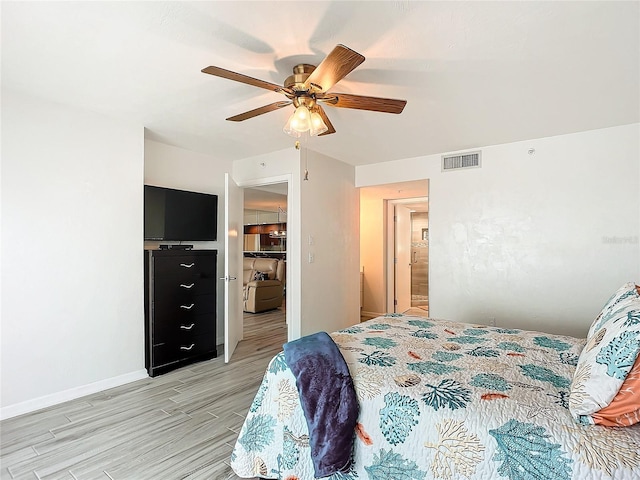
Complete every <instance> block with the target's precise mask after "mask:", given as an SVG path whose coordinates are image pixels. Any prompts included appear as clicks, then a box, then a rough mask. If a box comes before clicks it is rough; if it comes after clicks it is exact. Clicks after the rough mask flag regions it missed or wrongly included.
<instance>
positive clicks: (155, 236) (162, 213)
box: [144, 185, 218, 241]
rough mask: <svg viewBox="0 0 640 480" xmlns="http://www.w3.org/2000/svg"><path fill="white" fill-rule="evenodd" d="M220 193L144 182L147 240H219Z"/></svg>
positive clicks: (145, 233)
mask: <svg viewBox="0 0 640 480" xmlns="http://www.w3.org/2000/svg"><path fill="white" fill-rule="evenodd" d="M217 227H218V196H217V195H211V194H207V193H196V192H187V191H184V190H174V189H172V188H163V187H153V186H151V185H145V186H144V239H145V240H181V241H182V240H216V239H217V231H218V229H217Z"/></svg>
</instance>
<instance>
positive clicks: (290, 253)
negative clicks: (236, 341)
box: [238, 173, 301, 341]
mask: <svg viewBox="0 0 640 480" xmlns="http://www.w3.org/2000/svg"><path fill="white" fill-rule="evenodd" d="M292 179H293V176H292V175H291V174H289V173H288V174H284V175H275V176H272V177H264V178H258V179H252V180H247V181H244V182H238V186H239V187H240V188H242V189H245V188H253V187H263V186H265V185H273V184H276V183H286V184H287V261H286V262H285V279H286V282H287V287H286V288H287V294H286V296H285V310H286V313H285V318H286V322H287V341H289V340H292V339H293V338H298V337H299V336H300V335H299V333H298V336H297V337H296V336H295V335H296V332H300V328H301V323H300V315H299V314H298V315H295V311H296V310H294V309H296V308H297V312H298V313H299V312H300V305H299V304H300V286H299V285H298V286H296V285H295V284H296V283H299V282H291V280H292V279H293V280H295V279H298V280H299V279H300V274H299V273H298V275H297V276H294V275H295V271H296V269H297V271H298V272H299V271H300V262H299V261H298V260H297V259H299V258H300V240H299V236H300V235H299V232H300V225H299V224H298V218H297V217H296V215H290V212H293V210H294V209H293V208H292V205H293V203H292V202H293V200H292V196H293V195H292V194H293V192H292V186H293V184H292ZM292 283H293V285H292ZM292 287H293V288H292ZM296 295H297V296H296ZM242 323H243V326H242V327H243V329H244V320H243V321H242Z"/></svg>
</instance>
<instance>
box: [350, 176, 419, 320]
mask: <svg viewBox="0 0 640 480" xmlns="http://www.w3.org/2000/svg"><path fill="white" fill-rule="evenodd" d="M428 196H429V181H428V180H426V179H425V180H415V181H411V182H400V183H393V184H384V185H376V186H370V187H362V188H361V189H360V269H361V270H360V276H361V312H360V313H361V319H362V320H367V319H369V318H374V317H377V316H379V315H383V314H385V313H393V312H406V311H409V312H410V313H411V314H420V315H421V316H427V314H428V290H427V289H428V279H429V267H428V266H429V263H428V235H429V230H428V228H429V227H428V223H427V222H428ZM395 205H404V206H405V207H403V208H404V210H403V211H405V212H406V214H407V218H406V225H408V228H407V229H406V230H405V240H404V241H402V242H401V243H398V245H400V246H401V250H402V252H401V253H402V254H403V257H402V259H397V258H398V257H397V254H396V250H395V246H396V238H395V234H396V229H395V225H394V217H395V216H396V214H395ZM411 210H414V211H413V212H412V211H411ZM421 213H424V214H426V215H427V217H426V218H427V222H424V218H422V217H423V216H421V215H420V214H421ZM412 215H414V220H415V221H412V218H411V216H412ZM412 224H413V225H414V226H415V229H416V232H415V234H414V233H413V232H412V230H411V225H412ZM418 232H419V233H418ZM423 235H424V238H425V240H424V241H423V240H422V238H423ZM414 239H415V240H414ZM423 245H426V246H427V249H426V250H422V249H423V248H424V247H423ZM396 259H397V260H396ZM414 263H415V264H416V266H415V268H412V267H413V265H412V264H414ZM396 265H400V266H402V267H403V269H402V272H400V271H399V270H398V271H399V273H402V275H401V276H402V280H403V281H404V284H403V285H401V286H398V285H397V278H396ZM412 270H413V271H414V272H415V273H416V275H415V276H414V279H413V280H412V275H411V271H412ZM398 288H400V289H402V290H403V292H404V293H403V294H401V296H400V297H398V296H397V295H396V292H397V289H398ZM412 290H413V292H412ZM412 296H414V297H413V299H412ZM396 299H398V301H402V302H403V304H402V305H396ZM412 303H413V306H412Z"/></svg>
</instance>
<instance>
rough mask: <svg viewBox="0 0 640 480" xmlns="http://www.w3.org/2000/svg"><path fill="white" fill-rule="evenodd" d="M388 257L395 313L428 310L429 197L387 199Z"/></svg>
mask: <svg viewBox="0 0 640 480" xmlns="http://www.w3.org/2000/svg"><path fill="white" fill-rule="evenodd" d="M388 209H389V217H390V218H391V221H390V222H389V224H388V235H389V242H388V245H389V248H388V251H387V257H388V259H389V260H388V261H390V265H391V267H392V268H393V276H390V277H392V278H393V282H392V283H393V285H389V286H388V291H389V292H393V298H392V300H391V302H390V304H391V305H393V312H394V313H406V312H408V311H410V310H412V313H417V314H420V315H428V314H429V202H428V197H416V198H403V199H398V200H390V201H388Z"/></svg>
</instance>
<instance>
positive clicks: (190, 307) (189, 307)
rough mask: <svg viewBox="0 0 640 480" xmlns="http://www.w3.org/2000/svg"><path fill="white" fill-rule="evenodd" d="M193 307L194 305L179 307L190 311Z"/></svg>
mask: <svg viewBox="0 0 640 480" xmlns="http://www.w3.org/2000/svg"><path fill="white" fill-rule="evenodd" d="M194 305H195V303H192V304H191V305H180V308H184V309H185V310H191V309H192V308H193V306H194Z"/></svg>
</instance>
